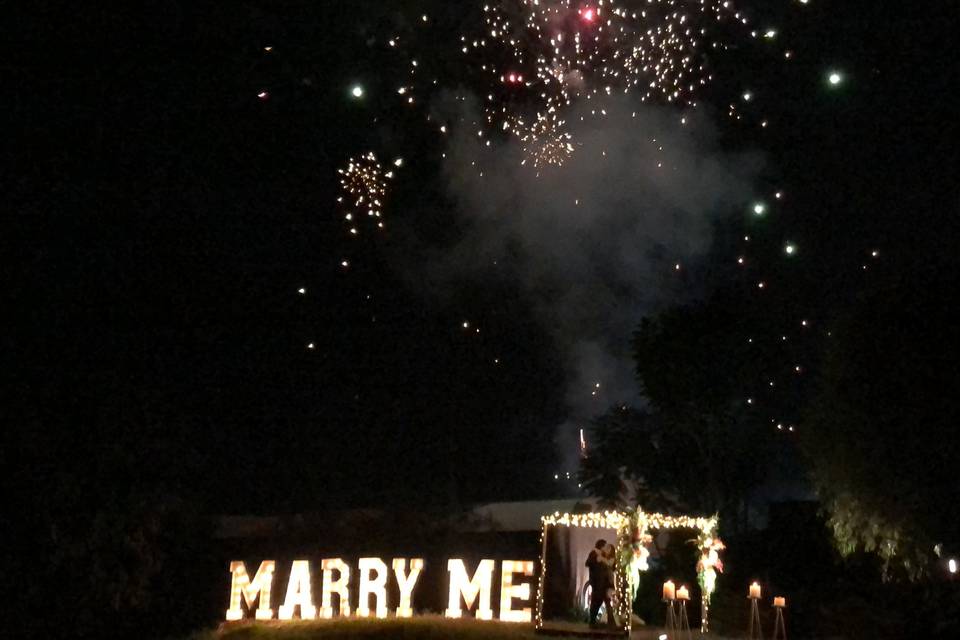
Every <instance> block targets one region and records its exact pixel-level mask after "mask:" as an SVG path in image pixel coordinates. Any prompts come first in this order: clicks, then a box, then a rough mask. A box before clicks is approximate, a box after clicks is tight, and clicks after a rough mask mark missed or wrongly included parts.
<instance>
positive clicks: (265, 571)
mask: <svg viewBox="0 0 960 640" xmlns="http://www.w3.org/2000/svg"><path fill="white" fill-rule="evenodd" d="M275 569H276V563H275V562H274V561H273V560H264V561H263V562H261V563H260V568H259V569H257V575H255V576H254V577H253V581H252V582H251V581H250V576H249V575H248V574H247V567H246V565H244V564H243V563H242V562H231V563H230V574H231V578H230V608H229V609H227V620H230V621H233V620H243V607H242V602H241V600H242V601H243V602H245V603H246V604H247V608H248V609H251V608H253V603H254V602H258V601H259V602H258V606H257V613H256V618H257V620H269V619H270V618H272V617H273V609H271V608H270V590H271V588H272V587H273V572H274V570H275Z"/></svg>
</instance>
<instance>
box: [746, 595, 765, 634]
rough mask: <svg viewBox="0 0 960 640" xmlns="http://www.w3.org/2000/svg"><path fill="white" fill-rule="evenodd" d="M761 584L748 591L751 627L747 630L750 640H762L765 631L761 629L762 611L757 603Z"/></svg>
mask: <svg viewBox="0 0 960 640" xmlns="http://www.w3.org/2000/svg"><path fill="white" fill-rule="evenodd" d="M760 594H761V590H760V583H758V582H754V583H753V584H751V585H750V589H749V590H748V591H747V598H748V599H749V600H750V627H749V629H748V630H747V638H749V640H755V639H756V640H762V638H763V631H762V629H761V627H760V609H759V607H758V606H757V602H758V601H759V600H760Z"/></svg>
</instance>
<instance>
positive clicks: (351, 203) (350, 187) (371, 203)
mask: <svg viewBox="0 0 960 640" xmlns="http://www.w3.org/2000/svg"><path fill="white" fill-rule="evenodd" d="M402 164H403V161H402V160H401V159H399V158H398V159H397V160H396V161H394V165H395V166H397V167H399V166H401V165H402ZM337 172H338V173H339V174H340V193H341V195H340V196H339V197H338V198H337V203H338V204H339V206H340V210H341V215H342V216H343V219H344V220H346V221H347V222H350V223H351V226H350V228H349V231H350V233H351V234H353V235H357V234H358V233H359V231H358V229H357V226H356V223H357V221H358V218H359V219H362V218H364V217H365V218H368V219H370V220H371V222H374V223H375V225H374V226H375V227H376V228H377V229H382V228H383V221H382V218H383V208H384V204H385V202H386V198H387V185H388V180H389V179H390V178H392V177H393V172H392V171H389V172H384V170H383V167H382V166H381V165H380V163H379V162H378V161H377V156H376V155H375V154H374V153H373V152H372V151H371V152H369V153H367V154H366V155H363V156H361V157H360V158H356V159H354V158H351V159H350V160H349V162H348V163H347V166H346V167H344V168H342V169H338V170H337ZM344 266H346V265H344Z"/></svg>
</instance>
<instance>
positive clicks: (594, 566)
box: [586, 539, 617, 628]
mask: <svg viewBox="0 0 960 640" xmlns="http://www.w3.org/2000/svg"><path fill="white" fill-rule="evenodd" d="M615 555H616V553H615V551H614V548H613V545H612V544H607V541H606V540H603V539H601V540H597V543H596V544H595V545H594V548H593V549H592V550H591V551H590V555H589V556H587V562H586V566H587V569H588V571H589V572H590V587H591V591H590V626H591V627H594V628H596V627H599V626H600V623H599V622H598V621H597V617H598V616H599V615H600V607H601V606H603V605H604V604H606V605H607V625H608V626H610V627H616V626H617V621H616V618H615V617H614V614H613V594H614V578H613V576H614V572H613V563H614V561H615Z"/></svg>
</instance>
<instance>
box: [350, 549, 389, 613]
mask: <svg viewBox="0 0 960 640" xmlns="http://www.w3.org/2000/svg"><path fill="white" fill-rule="evenodd" d="M357 565H358V567H359V570H360V588H359V591H358V596H357V597H358V599H359V601H358V602H357V615H358V616H360V617H361V618H368V617H370V606H369V605H370V596H371V595H372V596H373V597H374V599H375V600H376V603H377V604H376V608H375V611H376V616H377V617H378V618H386V617H387V565H386V564H384V562H383V560H381V559H380V558H360V560H359V561H358V562H357ZM374 573H375V574H376V576H377V577H376V578H372V577H371V574H374Z"/></svg>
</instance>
